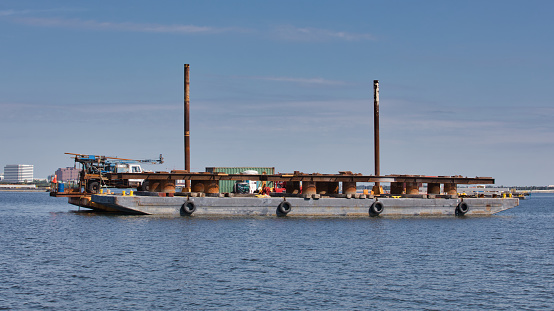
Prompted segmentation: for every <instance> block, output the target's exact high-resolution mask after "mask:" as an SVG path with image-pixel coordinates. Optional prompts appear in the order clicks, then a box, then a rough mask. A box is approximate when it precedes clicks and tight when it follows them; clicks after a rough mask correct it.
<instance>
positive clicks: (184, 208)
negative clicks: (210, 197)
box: [180, 200, 196, 216]
mask: <svg viewBox="0 0 554 311" xmlns="http://www.w3.org/2000/svg"><path fill="white" fill-rule="evenodd" d="M195 211H196V204H194V201H191V200H187V201H186V202H185V203H183V205H181V210H180V213H181V216H190V215H192V213H194V212H195Z"/></svg>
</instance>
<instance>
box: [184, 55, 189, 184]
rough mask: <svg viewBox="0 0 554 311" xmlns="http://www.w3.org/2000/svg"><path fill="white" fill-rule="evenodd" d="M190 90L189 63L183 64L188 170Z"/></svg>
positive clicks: (186, 160) (187, 160) (187, 164)
mask: <svg viewBox="0 0 554 311" xmlns="http://www.w3.org/2000/svg"><path fill="white" fill-rule="evenodd" d="M189 92H190V90H189V64H185V170H186V171H187V172H190V132H189V130H190V127H189V125H190V124H189V109H190V93H189ZM185 188H186V189H187V190H186V191H187V192H189V191H190V180H187V181H185Z"/></svg>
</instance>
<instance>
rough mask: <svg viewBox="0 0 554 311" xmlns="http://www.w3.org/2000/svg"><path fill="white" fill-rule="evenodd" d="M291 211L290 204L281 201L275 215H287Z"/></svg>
mask: <svg viewBox="0 0 554 311" xmlns="http://www.w3.org/2000/svg"><path fill="white" fill-rule="evenodd" d="M291 210H292V204H290V202H287V201H283V202H281V203H279V206H277V215H283V216H284V215H287V214H288V213H290V211H291Z"/></svg>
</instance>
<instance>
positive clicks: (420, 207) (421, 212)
mask: <svg viewBox="0 0 554 311" xmlns="http://www.w3.org/2000/svg"><path fill="white" fill-rule="evenodd" d="M106 178H107V179H108V180H121V179H138V178H144V179H145V180H146V181H147V186H146V185H145V188H148V191H130V192H129V193H126V192H123V193H120V194H112V193H97V194H82V193H79V192H75V193H73V194H72V193H71V192H68V193H65V194H64V193H53V195H55V196H68V197H69V203H70V204H73V205H77V206H80V207H86V208H90V209H93V210H95V211H100V212H115V213H122V214H135V215H167V216H199V217H202V216H224V217H225V216H268V217H284V216H286V217H408V216H488V215H492V214H495V213H498V212H501V211H504V210H507V209H509V208H512V207H515V206H517V205H519V200H518V199H517V198H506V197H502V196H497V195H495V194H492V195H491V196H489V197H478V198H468V197H461V196H459V195H458V193H457V185H458V184H492V183H494V179H492V178H489V177H475V178H467V177H461V176H420V175H418V176H414V175H387V176H373V175H370V176H364V175H361V174H353V173H351V172H341V173H340V174H303V173H300V172H295V173H292V174H274V175H266V174H258V175H253V174H248V175H245V174H223V173H188V172H183V171H172V172H169V173H168V172H156V173H119V174H115V173H112V174H107V176H106ZM245 179H248V180H254V181H259V182H261V183H264V182H271V181H273V182H281V183H283V184H285V187H286V188H285V189H283V190H284V191H283V192H280V193H277V192H270V191H267V192H265V193H266V194H235V193H220V192H219V186H218V185H219V181H222V180H234V181H242V180H245ZM177 180H187V181H190V182H191V184H192V191H191V192H182V191H176V188H175V182H176V181H177ZM358 182H380V183H390V189H391V190H390V191H389V192H388V193H380V194H375V193H374V192H373V191H372V192H369V191H368V192H367V193H358V192H357V191H356V184H357V183H358ZM424 183H425V184H426V185H427V187H426V188H427V191H426V193H420V192H419V188H420V186H421V185H422V184H424ZM102 192H103V191H102Z"/></svg>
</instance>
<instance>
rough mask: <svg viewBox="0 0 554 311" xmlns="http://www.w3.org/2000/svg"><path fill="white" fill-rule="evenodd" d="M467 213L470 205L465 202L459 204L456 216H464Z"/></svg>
mask: <svg viewBox="0 0 554 311" xmlns="http://www.w3.org/2000/svg"><path fill="white" fill-rule="evenodd" d="M467 212H469V205H468V204H467V203H466V202H464V201H462V202H460V203H458V206H456V215H458V216H463V215H465V214H466V213H467Z"/></svg>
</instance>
